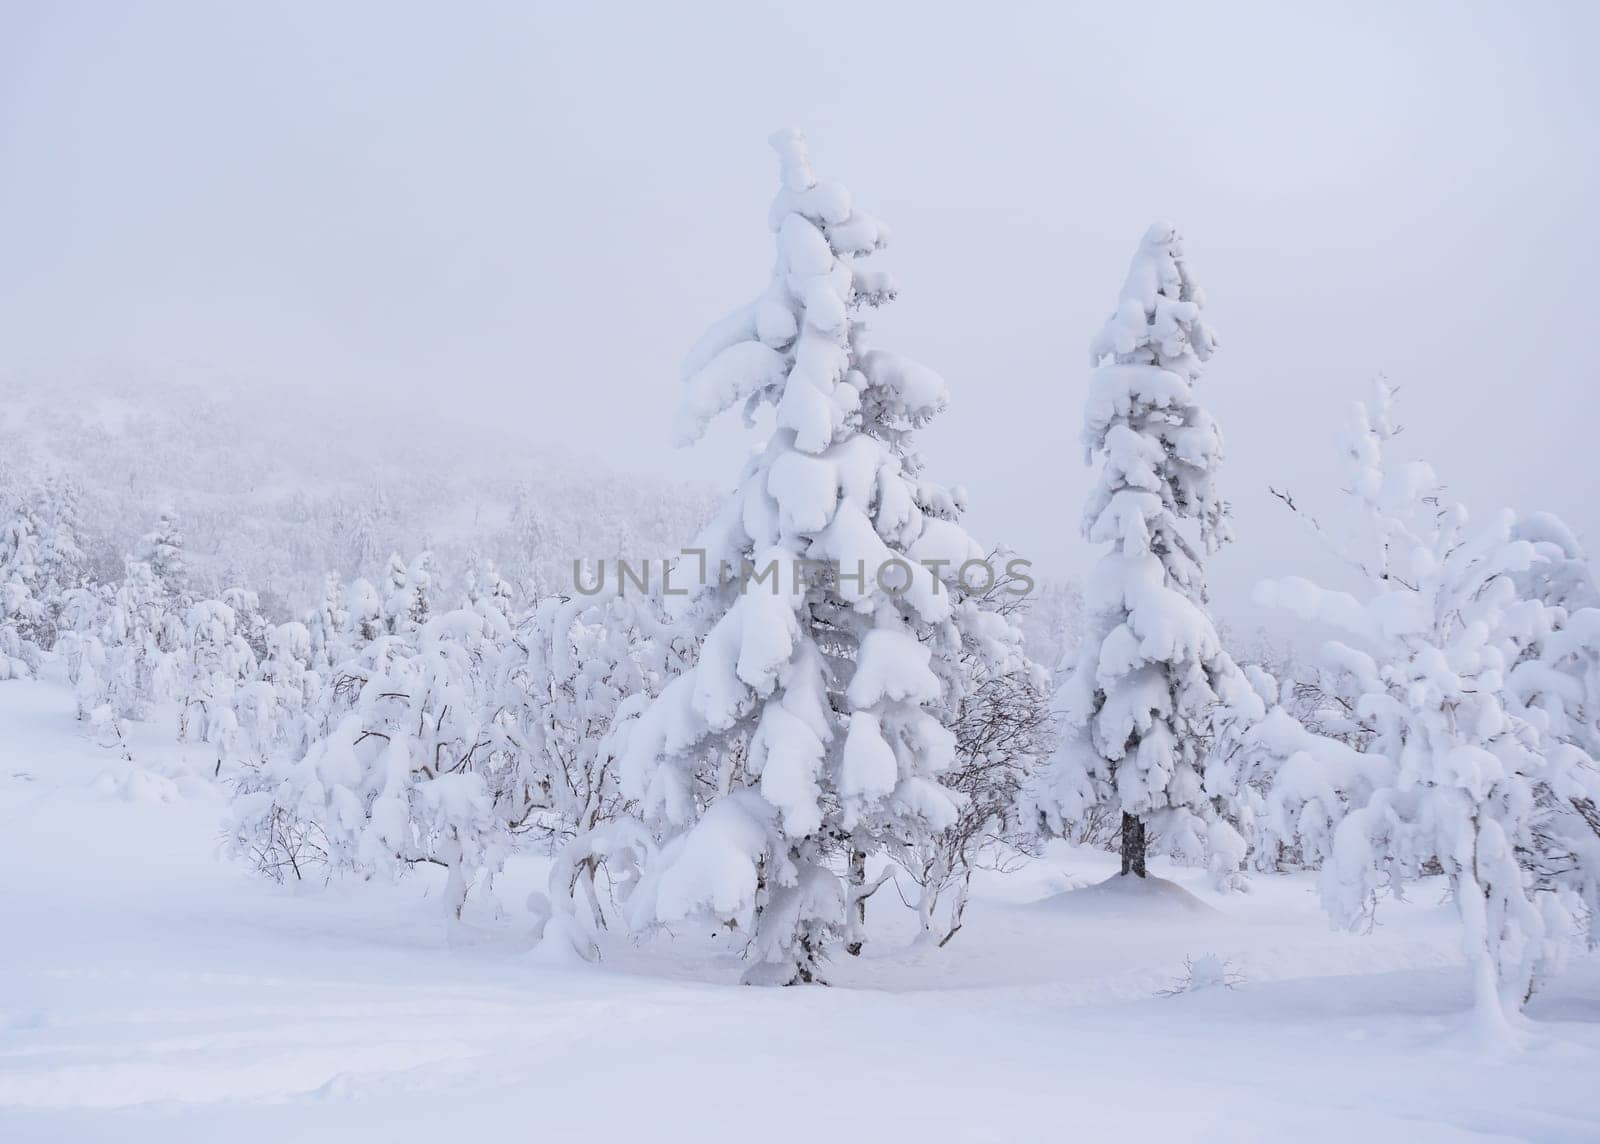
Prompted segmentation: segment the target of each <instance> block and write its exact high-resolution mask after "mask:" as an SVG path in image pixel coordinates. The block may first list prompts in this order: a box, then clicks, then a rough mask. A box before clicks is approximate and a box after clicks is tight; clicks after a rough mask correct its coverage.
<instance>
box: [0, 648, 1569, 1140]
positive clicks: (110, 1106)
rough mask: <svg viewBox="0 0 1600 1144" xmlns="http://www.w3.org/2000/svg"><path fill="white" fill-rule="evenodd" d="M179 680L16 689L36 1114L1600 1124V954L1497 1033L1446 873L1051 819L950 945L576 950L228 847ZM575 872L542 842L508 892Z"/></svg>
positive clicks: (13, 905)
mask: <svg viewBox="0 0 1600 1144" xmlns="http://www.w3.org/2000/svg"><path fill="white" fill-rule="evenodd" d="M47 674H48V673H47ZM165 714H166V713H163V719H162V722H161V723H160V724H159V725H158V724H138V723H128V724H125V727H126V728H127V735H126V737H127V753H128V754H129V755H131V760H130V759H126V758H124V757H123V756H122V753H121V750H120V749H119V748H118V747H116V746H103V745H101V743H99V742H98V741H97V740H96V739H95V738H93V737H92V734H90V733H88V732H86V731H85V730H84V729H83V727H84V725H83V724H81V723H79V722H78V721H77V720H76V719H75V717H74V716H75V703H74V698H73V695H72V692H71V691H70V689H69V688H67V687H66V686H65V685H64V684H63V683H61V682H59V681H57V680H54V679H48V678H47V679H46V680H44V681H34V680H28V679H22V680H13V681H9V682H7V683H6V684H5V685H4V686H0V729H3V735H0V862H3V863H4V868H5V869H6V871H7V875H6V879H5V881H4V884H3V887H0V918H3V919H4V921H3V923H0V934H3V940H0V1140H4V1141H6V1142H8V1144H33V1142H43V1141H52V1142H59V1141H99V1140H117V1141H119V1142H123V1144H129V1142H141V1141H163V1142H166V1141H187V1140H200V1141H218V1140H227V1141H247V1142H248V1141H273V1142H275V1144H281V1142H282V1141H284V1140H295V1141H301V1142H308V1144H309V1142H314V1141H323V1140H352V1139H355V1140H383V1141H386V1142H404V1141H412V1140H417V1141H423V1140H426V1141H430V1142H431V1141H436V1140H438V1139H439V1138H441V1136H443V1135H445V1134H448V1135H449V1137H450V1138H455V1139H470V1138H480V1139H488V1140H503V1139H512V1138H523V1137H526V1138H536V1139H545V1140H572V1139H586V1140H618V1139H629V1138H634V1137H635V1136H637V1137H638V1138H641V1139H645V1138H648V1139H659V1140H677V1139H696V1140H708V1141H716V1140H752V1141H762V1142H769V1141H770V1142H781V1141H790V1140H795V1141H799V1140H806V1141H815V1140H816V1139H818V1138H820V1137H825V1136H828V1135H830V1134H832V1135H838V1136H840V1137H841V1138H844V1139H863V1140H873V1139H877V1140H898V1139H912V1138H914V1139H919V1140H960V1141H985V1140H1007V1141H1009V1140H1017V1139H1037V1138H1039V1137H1040V1134H1041V1133H1046V1132H1049V1133H1055V1132H1061V1133H1065V1134H1069V1135H1071V1136H1074V1137H1082V1138H1089V1139H1094V1138H1105V1137H1107V1136H1110V1135H1111V1134H1113V1133H1116V1134H1121V1135H1123V1136H1126V1135H1127V1134H1128V1133H1130V1132H1131V1134H1132V1136H1133V1137H1134V1138H1138V1139H1163V1138H1164V1139H1175V1140H1230V1141H1234V1140H1272V1141H1279V1140H1284V1139H1291V1140H1296V1141H1319V1140H1330V1141H1333V1140H1337V1141H1349V1140H1352V1139H1360V1140H1372V1141H1379V1140H1405V1141H1420V1142H1428V1141H1465V1140H1487V1139H1496V1140H1500V1139H1524V1140H1539V1141H1560V1140H1572V1141H1587V1140H1593V1139H1596V1138H1597V1137H1600V1105H1597V1104H1596V1103H1595V1101H1594V1099H1593V1095H1592V1093H1593V1090H1592V1089H1591V1088H1590V1085H1591V1084H1592V1083H1593V1078H1594V1076H1595V1075H1596V1070H1597V1068H1600V959H1597V958H1596V957H1595V956H1593V955H1589V956H1584V957H1581V958H1577V959H1574V960H1573V961H1571V962H1569V964H1568V965H1567V967H1566V968H1565V970H1564V971H1563V972H1562V973H1561V974H1560V975H1559V976H1558V977H1557V978H1556V979H1555V980H1553V981H1552V982H1551V983H1550V985H1549V986H1548V987H1547V988H1546V989H1545V990H1543V991H1541V992H1540V993H1539V994H1538V995H1537V996H1536V997H1535V998H1534V1000H1533V1002H1532V1004H1531V1005H1530V1006H1529V1007H1528V1016H1529V1018H1530V1021H1529V1023H1528V1025H1527V1026H1526V1029H1525V1030H1523V1031H1522V1033H1521V1035H1520V1041H1521V1044H1520V1047H1518V1048H1512V1047H1508V1046H1504V1045H1501V1046H1497V1047H1490V1048H1485V1047H1484V1046H1483V1042H1481V1041H1480V1040H1478V1039H1477V1038H1476V1037H1475V1036H1474V1034H1473V1030H1472V1028H1471V1026H1470V1025H1469V1024H1467V1023H1466V1019H1465V1018H1466V1012H1467V1009H1468V1005H1469V1003H1470V990H1469V986H1470V978H1469V975H1468V973H1467V970H1466V968H1465V966H1464V964H1463V961H1462V954H1461V947H1460V941H1459V937H1458V932H1457V927H1456V922H1455V919H1454V911H1453V907H1452V906H1451V905H1450V904H1449V903H1447V902H1445V901H1443V900H1442V899H1443V887H1442V885H1441V883H1440V880H1439V879H1437V878H1435V879H1424V880H1423V881H1421V882H1419V883H1417V884H1415V885H1413V886H1412V887H1411V888H1410V889H1409V890H1408V895H1407V896H1408V899H1409V900H1408V901H1406V902H1385V903H1384V904H1383V906H1382V907H1381V909H1380V911H1379V914H1378V918H1377V922H1378V924H1377V926H1376V928H1375V930H1374V931H1373V932H1372V933H1369V934H1347V933H1342V932H1335V931H1333V930H1330V928H1329V926H1328V923H1327V920H1326V915H1325V914H1324V912H1323V908H1322V906H1321V904H1320V903H1319V901H1318V898H1317V896H1316V894H1315V891H1314V887H1313V878H1312V876H1311V875H1303V874H1294V875H1257V876H1255V877H1254V878H1253V879H1252V881H1251V887H1252V889H1251V892H1249V893H1247V894H1219V893H1217V892H1215V891H1213V890H1212V889H1211V885H1210V880H1209V879H1208V878H1207V877H1206V875H1205V872H1204V871H1202V870H1198V869H1189V868H1179V867H1172V866H1169V865H1167V864H1166V863H1165V862H1162V861H1159V860H1158V861H1154V862H1153V863H1152V867H1153V869H1152V873H1153V874H1157V875H1159V879H1157V878H1154V877H1153V878H1152V879H1151V880H1150V881H1149V882H1148V883H1147V884H1145V885H1142V886H1130V885H1129V884H1128V882H1126V881H1123V880H1117V881H1113V882H1110V883H1107V881H1106V879H1107V878H1108V876H1109V875H1111V874H1112V873H1113V872H1114V870H1115V861H1116V860H1115V858H1114V856H1112V855H1110V854H1107V853H1104V852H1101V851H1096V850H1090V849H1073V848H1068V847H1065V846H1062V845H1060V844H1057V845H1056V846H1055V847H1054V848H1053V849H1051V850H1049V851H1048V852H1047V854H1046V855H1045V857H1044V858H1042V859H1040V860H1037V861H1033V862H1029V863H1028V864H1027V865H1025V866H1024V867H1023V868H1021V869H1020V870H1017V871H1015V872H1013V873H1009V874H1004V875H1001V874H995V873H980V874H979V875H978V876H977V879H976V881H975V886H974V893H973V899H972V902H971V904H970V906H969V908H968V915H967V919H968V920H967V924H966V925H965V926H964V928H963V929H962V930H961V932H960V934H959V935H958V936H957V937H956V938H955V940H953V941H952V942H951V943H950V944H949V945H947V946H945V947H944V948H943V949H931V948H927V947H925V946H916V945H913V944H912V938H913V937H914V936H915V932H916V926H917V919H916V916H915V913H914V912H913V911H912V910H910V909H905V908H902V907H901V906H900V903H899V900H898V899H897V897H896V895H895V892H894V889H893V887H885V889H883V890H881V891H880V892H879V893H878V894H877V895H876V896H875V897H874V898H873V910H872V916H871V917H870V919H869V927H870V928H871V930H872V936H873V941H872V942H871V943H869V945H868V947H867V954H866V956H864V957H862V958H849V957H838V958H837V959H835V960H834V961H833V962H831V963H830V964H829V965H828V967H827V968H828V971H829V973H828V975H829V979H830V980H831V981H832V982H833V985H834V987H833V988H809V989H788V990H767V989H753V988H748V987H743V986H740V985H737V984H736V982H737V980H738V978H739V975H740V972H741V969H742V963H741V962H740V961H739V960H738V959H737V957H736V956H735V949H736V946H735V945H734V944H732V943H730V942H729V941H728V940H727V939H726V938H725V937H723V936H718V935H716V934H713V933H710V932H702V931H701V930H700V929H697V928H696V927H694V926H692V925H683V926H678V927H674V928H673V932H672V933H671V934H659V935H657V936H655V937H654V938H652V939H651V940H649V941H648V942H646V943H644V944H642V945H638V946H635V945H634V944H632V943H631V942H629V941H628V940H627V939H625V938H622V937H620V936H617V935H608V936H606V937H605V938H604V939H603V942H602V944H603V955H602V960H601V961H600V962H599V963H598V964H595V965H587V964H583V963H578V964H576V965H574V964H570V963H568V964H560V963H559V962H560V961H561V960H562V959H557V958H553V957H552V956H550V946H549V943H548V941H547V942H546V943H544V944H543V945H541V946H538V947H534V946H533V943H532V940H531V936H530V933H531V931H532V929H533V928H534V926H535V922H536V920H537V919H536V918H535V917H534V916H533V915H520V916H519V915H518V914H517V913H516V912H514V911H513V912H512V913H511V915H510V916H509V917H507V918H503V919H498V920H497V919H495V918H493V917H491V916H490V915H489V912H488V911H487V909H486V908H485V906H484V904H483V902H482V901H479V900H478V899H476V898H475V899H474V900H473V902H472V903H471V904H469V907H468V910H467V914H466V917H467V921H468V922H469V923H470V924H469V926H468V927H466V933H465V934H462V933H456V934H454V935H453V936H451V937H447V934H450V933H451V931H449V930H446V929H444V928H442V927H441V926H440V924H439V913H440V907H439V898H440V895H441V894H442V893H443V892H444V878H443V873H442V871H434V870H429V871H427V872H426V873H422V874H418V875H414V876H410V877H407V878H405V879H403V880H401V881H400V882H398V883H391V882H388V881H386V880H381V879H380V880H374V881H370V882H360V881H356V880H343V881H336V882H334V883H333V884H331V885H329V886H327V887H322V886H320V885H319V886H315V887H301V888H300V889H298V890H297V889H296V888H295V887H293V886H280V885H277V884H275V883H273V882H271V881H269V880H267V879H264V878H262V877H260V876H259V875H256V874H254V873H252V872H251V871H250V870H249V869H248V868H247V867H246V866H245V865H244V864H242V863H237V862H233V861H229V860H226V859H224V858H222V857H221V856H220V855H219V839H220V837H221V830H222V823H223V818H224V814H225V807H224V803H223V799H222V797H221V794H220V792H219V791H218V789H217V788H216V787H215V786H214V785H213V780H212V778H211V776H210V763H211V758H212V756H211V755H210V754H208V750H207V748H206V745H205V744H195V745H185V744H178V743H173V742H172V741H171V734H170V720H169V719H166V718H165ZM729 805H730V806H731V804H729ZM435 874H437V875H438V876H434V875H435ZM544 885H545V872H544V869H543V863H541V862H536V861H534V860H532V859H528V858H516V859H513V861H512V863H511V865H510V866H509V867H508V869H507V871H506V872H505V874H504V875H502V876H501V878H500V879H499V880H498V882H497V885H496V897H497V898H498V900H500V901H501V902H504V903H506V904H507V907H508V909H510V908H511V907H516V908H518V909H520V906H521V903H522V902H523V901H524V900H525V899H526V897H527V896H528V893H529V892H530V891H536V890H541V889H542V888H543V887H544ZM913 890H914V887H909V886H908V887H907V888H906V893H907V895H908V897H909V896H911V895H912V891H913ZM913 900H914V899H913ZM474 910H477V913H476V914H475V913H474V912H473V911H474ZM552 962H557V963H556V964H552ZM869 1062H870V1067H868V1064H869ZM780 1077H781V1093H782V1094H784V1095H780V1089H779V1084H780V1081H779V1078H780ZM1157 1093H1159V1095H1157Z"/></svg>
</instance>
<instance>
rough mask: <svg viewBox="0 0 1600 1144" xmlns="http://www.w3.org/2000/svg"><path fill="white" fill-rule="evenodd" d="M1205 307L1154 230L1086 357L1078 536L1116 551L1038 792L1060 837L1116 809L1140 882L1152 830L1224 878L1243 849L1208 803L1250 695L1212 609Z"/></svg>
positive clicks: (1214, 506)
mask: <svg viewBox="0 0 1600 1144" xmlns="http://www.w3.org/2000/svg"><path fill="white" fill-rule="evenodd" d="M1202 303H1203V296H1202V294H1201V292H1200V290H1199V288H1198V287H1197V286H1196V285H1195V283H1194V281H1193V279H1192V278H1191V277H1190V275H1189V269H1188V265H1187V263H1186V262H1185V260H1184V255H1183V246H1182V241H1181V239H1180V238H1179V235H1178V232H1177V231H1176V229H1175V228H1173V227H1172V225H1171V224H1169V223H1157V224H1156V225H1154V226H1152V227H1151V228H1150V229H1149V230H1148V231H1147V232H1146V234H1145V236H1144V239H1143V241H1142V242H1141V244H1140V247H1139V250H1138V252H1137V253H1136V254H1135V255H1134V258H1133V264H1132V266H1131V268H1130V269H1129V271H1128V277H1127V280H1126V281H1125V283H1124V284H1123V287H1122V292H1121V294H1120V296H1119V298H1118V303H1117V308H1116V310H1115V312H1114V313H1113V314H1112V315H1111V318H1110V319H1109V320H1108V321H1107V322H1106V324H1105V327H1104V328H1103V330H1102V331H1101V332H1100V334H1099V336H1098V337H1097V338H1096V339H1095V342H1094V344H1093V346H1092V347H1091V350H1090V360H1091V364H1092V365H1093V366H1094V371H1093V373H1092V375H1091V377H1090V382H1089V400H1088V405H1087V410H1086V414H1085V428H1084V442H1085V444H1086V446H1087V450H1088V454H1089V457H1090V459H1091V460H1092V459H1093V458H1094V457H1096V456H1098V457H1099V458H1100V461H1101V468H1100V476H1099V480H1098V482H1097V484H1096V486H1095V489H1094V491H1093V492H1092V493H1091V494H1090V497H1089V502H1088V504H1087V506H1086V509H1085V512H1084V517H1083V526H1082V528H1083V535H1084V537H1085V538H1086V539H1088V540H1090V541H1091V542H1094V543H1097V544H1106V545H1109V549H1108V550H1107V551H1106V553H1105V554H1104V555H1103V556H1102V557H1101V558H1100V561H1099V563H1098V564H1097V565H1096V567H1095V569H1094V572H1093V574H1092V576H1091V578H1090V581H1089V588H1088V599H1087V612H1088V614H1087V617H1086V622H1085V628H1086V630H1085V635H1084V639H1083V641H1082V642H1081V644H1080V645H1079V649H1078V654H1077V657H1076V660H1075V662H1074V664H1073V666H1072V667H1071V669H1070V670H1069V671H1067V673H1066V677H1065V679H1064V680H1063V681H1062V682H1061V691H1060V697H1059V701H1058V707H1059V712H1060V716H1061V723H1062V726H1061V738H1060V743H1059V746H1058V748H1057V750H1056V753H1055V755H1054V756H1053V758H1052V759H1051V761H1050V763H1049V765H1048V766H1047V767H1046V768H1044V771H1043V774H1042V777H1041V781H1040V783H1039V785H1038V791H1037V796H1036V797H1037V801H1038V804H1039V807H1040V810H1041V811H1042V813H1043V817H1044V820H1045V822H1046V824H1047V826H1048V827H1049V828H1050V829H1051V830H1053V831H1054V832H1057V833H1061V834H1066V835H1070V834H1071V833H1072V832H1073V828H1074V825H1075V824H1081V823H1083V822H1084V821H1086V820H1088V819H1090V818H1092V817H1093V816H1095V815H1096V814H1105V813H1111V814H1117V815H1120V817H1121V838H1122V866H1123V873H1124V874H1127V873H1132V874H1136V875H1138V876H1140V877H1143V876H1144V872H1145V852H1146V849H1147V846H1148V845H1149V844H1150V843H1151V841H1152V840H1153V839H1152V835H1153V836H1154V839H1158V840H1159V844H1160V846H1161V848H1162V849H1164V850H1166V851H1167V852H1168V853H1170V854H1171V855H1172V856H1173V857H1175V858H1178V859H1181V860H1184V861H1188V862H1193V863H1205V862H1209V864H1210V865H1211V866H1212V868H1213V871H1214V873H1215V875H1216V876H1217V877H1218V878H1219V879H1220V880H1230V879H1231V878H1232V877H1233V876H1234V872H1235V871H1236V870H1237V868H1238V866H1239V864H1240V862H1241V860H1242V859H1243V857H1244V843H1243V840H1242V839H1241V838H1240V836H1239V834H1238V832H1237V831H1236V830H1235V829H1234V828H1233V827H1232V826H1231V825H1230V824H1229V823H1228V821H1227V818H1226V817H1225V816H1223V815H1220V814H1218V813H1217V810H1216V808H1215V806H1214V805H1213V803H1212V801H1211V800H1210V799H1209V798H1208V797H1207V795H1206V791H1205V787H1204V776H1203V774H1202V766H1203V759H1204V755H1205V750H1206V744H1207V742H1208V740H1209V738H1210V736H1211V733H1212V716H1213V713H1214V710H1215V708H1216V707H1217V706H1218V705H1219V704H1230V705H1232V704H1250V703H1251V702H1252V701H1253V700H1255V696H1254V693H1253V692H1252V691H1251V689H1250V687H1249V685H1248V683H1246V681H1245V679H1244V677H1243V675H1242V674H1241V673H1240V671H1239V670H1238V668H1237V667H1236V666H1235V665H1234V663H1233V661H1232V659H1230V658H1229V656H1228V654H1227V652H1226V651H1225V650H1224V649H1223V647H1222V642H1221V640H1220V639H1219V637H1218V635H1217V630H1216V627H1215V625H1214V624H1213V623H1212V620H1211V617H1210V615H1209V614H1208V612H1207V607H1206V588H1205V576H1204V572H1203V569H1202V558H1203V556H1204V554H1206V553H1208V552H1210V551H1212V550H1214V549H1215V548H1216V547H1217V545H1218V544H1220V543H1221V542H1222V541H1224V540H1226V539H1227V536H1228V533H1227V505H1226V503H1225V502H1224V501H1223V500H1222V498H1221V496H1220V495H1219V493H1218V492H1217V489H1216V471H1217V466H1218V463H1219V462H1220V460H1221V456H1222V438H1221V434H1220V433H1219V432H1218V430H1217V427H1216V424H1215V423H1214V422H1213V420H1212V418H1211V416H1210V414H1209V413H1207V412H1206V411H1205V409H1204V408H1203V407H1202V406H1201V405H1200V404H1199V402H1198V400H1197V398H1196V397H1195V392H1194V386H1195V383H1196V382H1197V381H1198V380H1199V378H1200V376H1201V373H1202V372H1203V370H1204V364H1205V362H1206V361H1207V360H1208V359H1209V358H1210V357H1211V354H1212V351H1213V349H1214V348H1215V346H1216V338H1215V336H1214V335H1213V333H1212V331H1211V328H1210V327H1209V326H1207V325H1206V324H1205V322H1204V321H1203V320H1202V318H1201V305H1202Z"/></svg>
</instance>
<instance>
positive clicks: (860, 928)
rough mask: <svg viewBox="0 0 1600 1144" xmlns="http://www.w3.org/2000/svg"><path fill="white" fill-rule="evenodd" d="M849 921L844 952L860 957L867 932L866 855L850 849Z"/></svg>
mask: <svg viewBox="0 0 1600 1144" xmlns="http://www.w3.org/2000/svg"><path fill="white" fill-rule="evenodd" d="M848 882H849V886H850V914H851V916H850V919H849V935H850V936H849V940H848V941H846V942H845V946H844V951H845V952H846V953H848V954H849V955H850V956H851V957H860V956H861V946H862V943H863V942H864V941H865V940H866V932H867V898H866V894H865V893H864V892H863V891H864V890H865V889H866V885H867V854H866V851H864V850H857V849H856V848H855V847H853V846H852V847H851V848H850V876H849V879H848Z"/></svg>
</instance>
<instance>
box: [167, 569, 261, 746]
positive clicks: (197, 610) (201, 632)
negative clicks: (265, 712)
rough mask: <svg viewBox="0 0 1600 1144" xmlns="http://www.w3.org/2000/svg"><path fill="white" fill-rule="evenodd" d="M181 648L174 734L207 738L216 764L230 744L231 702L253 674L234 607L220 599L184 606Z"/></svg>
mask: <svg viewBox="0 0 1600 1144" xmlns="http://www.w3.org/2000/svg"><path fill="white" fill-rule="evenodd" d="M181 650H182V662H181V666H180V668H179V675H180V680H179V684H178V694H177V696H176V698H177V699H178V702H179V707H178V738H179V739H180V740H182V741H186V742H203V743H211V744H213V745H214V746H216V747H217V748H218V751H219V754H218V760H219V766H220V760H221V758H222V756H223V755H227V754H231V753H232V752H233V751H234V749H235V747H234V741H233V740H234V737H235V734H236V732H237V731H238V720H237V718H236V716H235V712H234V704H235V702H236V699H237V695H238V691H239V689H240V688H241V687H242V686H244V685H245V684H247V683H248V682H249V681H250V680H251V679H252V678H254V676H255V674H256V667H257V661H256V654H255V652H254V651H253V650H252V649H251V647H250V644H249V643H248V642H247V641H246V640H245V638H244V636H243V635H241V634H240V631H239V615H238V613H237V612H235V611H234V609H233V608H231V607H229V606H228V605H227V604H224V603H223V602H222V601H220V600H201V601H200V602H199V603H196V604H194V605H192V606H191V607H190V608H189V610H188V616H187V631H186V632H185V634H184V641H183V648H182V649H181Z"/></svg>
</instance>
